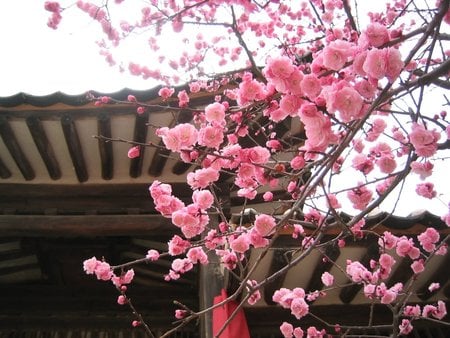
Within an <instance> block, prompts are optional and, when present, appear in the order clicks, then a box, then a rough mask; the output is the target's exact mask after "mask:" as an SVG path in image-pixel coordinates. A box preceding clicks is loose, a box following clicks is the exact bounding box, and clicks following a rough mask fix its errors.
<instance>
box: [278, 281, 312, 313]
mask: <svg viewBox="0 0 450 338" xmlns="http://www.w3.org/2000/svg"><path fill="white" fill-rule="evenodd" d="M305 296H306V295H305V290H303V289H302V288H294V289H293V290H290V289H287V288H281V289H279V290H277V291H275V292H274V294H273V297H272V300H273V301H274V302H275V303H278V304H280V305H281V306H282V307H283V308H285V309H290V310H291V313H292V314H293V315H294V316H295V318H297V319H300V318H302V317H304V316H306V315H307V314H308V313H309V306H308V304H307V303H306V301H305Z"/></svg>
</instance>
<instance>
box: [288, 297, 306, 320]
mask: <svg viewBox="0 0 450 338" xmlns="http://www.w3.org/2000/svg"><path fill="white" fill-rule="evenodd" d="M308 312H309V306H308V304H307V303H306V301H305V299H304V298H301V297H296V298H294V299H293V300H292V302H291V313H292V314H293V315H294V316H295V318H297V319H300V318H302V317H304V316H306V315H307V314H308Z"/></svg>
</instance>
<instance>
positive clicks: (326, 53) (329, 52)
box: [322, 40, 353, 70]
mask: <svg viewBox="0 0 450 338" xmlns="http://www.w3.org/2000/svg"><path fill="white" fill-rule="evenodd" d="M352 47H353V46H352V44H351V43H349V42H347V41H344V40H335V41H332V42H331V43H330V44H329V45H328V46H326V47H325V48H324V49H323V53H322V57H323V65H324V66H325V67H327V68H328V69H331V70H340V69H342V68H343V67H344V65H345V63H346V62H347V61H348V58H349V56H351V54H352Z"/></svg>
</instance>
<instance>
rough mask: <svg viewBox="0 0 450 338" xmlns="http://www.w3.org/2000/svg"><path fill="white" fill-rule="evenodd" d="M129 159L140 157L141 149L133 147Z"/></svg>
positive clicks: (129, 152)
mask: <svg viewBox="0 0 450 338" xmlns="http://www.w3.org/2000/svg"><path fill="white" fill-rule="evenodd" d="M127 155H128V158H136V157H139V155H140V147H139V146H135V147H132V148H130V149H129V150H128V154H127Z"/></svg>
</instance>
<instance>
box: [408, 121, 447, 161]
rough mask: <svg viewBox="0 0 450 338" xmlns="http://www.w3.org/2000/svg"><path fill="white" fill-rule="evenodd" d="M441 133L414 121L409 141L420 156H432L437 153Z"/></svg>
mask: <svg viewBox="0 0 450 338" xmlns="http://www.w3.org/2000/svg"><path fill="white" fill-rule="evenodd" d="M439 138H440V134H439V133H438V132H437V131H435V130H427V129H425V127H424V126H423V125H421V124H418V123H414V124H413V126H412V130H411V133H410V134H409V141H410V142H411V144H412V145H413V147H414V150H415V152H416V154H417V155H418V156H423V157H431V156H433V155H434V154H435V153H436V150H437V141H439Z"/></svg>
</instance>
